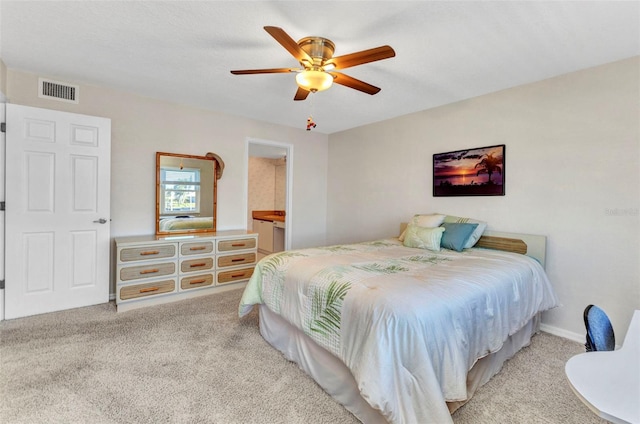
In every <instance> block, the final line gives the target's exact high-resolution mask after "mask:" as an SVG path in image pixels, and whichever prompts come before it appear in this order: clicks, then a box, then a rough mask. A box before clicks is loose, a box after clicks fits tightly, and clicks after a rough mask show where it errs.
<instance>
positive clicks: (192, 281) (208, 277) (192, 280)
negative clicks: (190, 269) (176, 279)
mask: <svg viewBox="0 0 640 424" xmlns="http://www.w3.org/2000/svg"><path fill="white" fill-rule="evenodd" d="M212 284H213V274H202V275H194V276H192V277H185V278H182V279H181V280H180V289H181V290H189V289H195V288H198V287H206V286H210V285H212Z"/></svg>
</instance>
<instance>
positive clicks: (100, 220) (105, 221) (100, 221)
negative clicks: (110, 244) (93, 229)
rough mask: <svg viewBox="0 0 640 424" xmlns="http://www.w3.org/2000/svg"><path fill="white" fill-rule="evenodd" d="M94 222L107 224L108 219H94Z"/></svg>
mask: <svg viewBox="0 0 640 424" xmlns="http://www.w3.org/2000/svg"><path fill="white" fill-rule="evenodd" d="M93 222H95V223H98V224H106V223H107V220H106V219H104V218H100V219H99V220H97V221H93Z"/></svg>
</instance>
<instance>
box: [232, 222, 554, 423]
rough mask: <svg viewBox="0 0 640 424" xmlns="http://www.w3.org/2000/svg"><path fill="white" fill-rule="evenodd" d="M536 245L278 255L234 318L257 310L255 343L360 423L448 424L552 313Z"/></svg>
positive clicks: (514, 242) (268, 260)
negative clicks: (258, 338) (293, 366)
mask: <svg viewBox="0 0 640 424" xmlns="http://www.w3.org/2000/svg"><path fill="white" fill-rule="evenodd" d="M545 243H546V239H545V237H543V236H526V235H514V234H507V233H490V232H489V233H487V232H485V234H484V235H483V236H482V237H480V238H479V239H478V241H477V244H476V245H475V246H476V247H473V248H469V249H467V248H465V249H463V250H461V251H456V250H449V249H440V250H438V251H433V250H428V249H423V248H414V247H406V246H405V244H406V243H403V242H402V241H400V239H399V238H389V239H383V240H375V241H371V242H365V243H357V244H350V245H339V246H328V247H320V248H313V249H301V250H292V251H286V252H280V253H276V254H273V255H270V256H267V257H265V258H264V259H262V260H261V261H260V262H259V263H258V264H257V266H256V270H255V272H254V274H253V276H252V278H251V280H250V281H249V283H248V284H247V286H246V288H245V291H244V293H243V296H242V299H241V302H240V305H239V314H240V316H243V315H245V314H247V313H249V312H250V311H251V309H252V308H253V307H254V305H259V316H260V332H261V334H262V336H263V337H264V338H265V340H267V342H269V343H270V344H271V345H272V346H273V347H275V348H276V349H278V350H279V351H281V352H282V353H283V354H284V355H285V357H286V358H288V359H289V360H292V361H294V362H296V363H297V364H298V365H299V366H300V367H301V368H302V369H303V370H304V371H305V372H306V373H307V374H309V375H310V376H311V377H312V378H314V380H315V381H316V382H318V384H319V385H320V386H321V387H322V388H323V389H324V390H325V391H326V392H327V393H329V394H330V395H331V396H333V397H334V398H335V399H336V400H337V401H338V402H340V403H341V404H342V405H344V406H345V407H346V408H347V409H348V410H349V411H351V412H352V413H353V414H354V415H355V416H356V417H357V418H358V419H360V420H361V421H362V422H364V423H367V424H369V423H387V422H390V423H446V422H452V419H451V414H452V413H453V411H455V410H456V409H457V408H458V407H460V406H461V405H463V404H464V403H465V402H467V401H468V400H469V399H470V398H471V396H472V395H473V393H474V391H475V390H476V388H477V387H479V386H481V385H482V384H484V383H486V382H487V381H488V380H489V379H490V378H491V377H492V376H493V375H495V374H496V373H497V372H498V371H499V370H500V369H501V367H502V364H503V363H504V361H506V360H507V359H509V358H511V357H512V356H513V355H514V354H515V353H516V352H517V351H518V350H520V349H521V348H522V347H524V346H526V345H528V344H529V342H530V339H531V337H532V335H533V334H534V333H535V332H536V331H537V329H538V325H539V317H540V313H541V312H543V311H545V310H548V309H550V308H553V307H555V306H557V304H558V302H557V299H556V297H555V295H554V293H553V290H552V287H551V284H550V282H549V280H548V278H547V276H546V274H545V272H544V268H543V265H544V260H545ZM514 251H516V252H519V253H514ZM523 253H525V254H523ZM528 255H529V256H528Z"/></svg>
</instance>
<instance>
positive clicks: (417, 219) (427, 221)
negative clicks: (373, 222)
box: [398, 213, 446, 242]
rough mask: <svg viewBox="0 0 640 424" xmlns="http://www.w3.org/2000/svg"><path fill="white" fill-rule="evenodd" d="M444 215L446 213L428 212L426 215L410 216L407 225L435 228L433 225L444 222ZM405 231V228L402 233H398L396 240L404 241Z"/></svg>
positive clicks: (437, 225) (436, 225)
mask: <svg viewBox="0 0 640 424" xmlns="http://www.w3.org/2000/svg"><path fill="white" fill-rule="evenodd" d="M445 217H446V215H442V214H439V213H433V214H428V215H420V214H417V215H414V216H413V218H411V221H409V225H411V224H413V225H417V226H418V227H424V228H435V227H439V226H440V224H442V223H443V222H444V218H445ZM406 232H407V230H406V229H405V230H404V231H403V232H402V234H400V237H398V240H400V241H402V242H404V238H405V237H406V236H405V233H406Z"/></svg>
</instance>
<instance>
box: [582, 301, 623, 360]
mask: <svg viewBox="0 0 640 424" xmlns="http://www.w3.org/2000/svg"><path fill="white" fill-rule="evenodd" d="M584 326H585V327H586V329H587V341H586V343H585V344H584V347H585V349H586V350H587V352H593V351H600V350H614V349H615V348H616V337H615V335H614V333H613V327H612V326H611V321H609V317H608V316H607V314H606V313H605V312H604V311H603V310H602V309H600V308H598V307H597V306H595V305H589V306H587V307H586V308H585V310H584Z"/></svg>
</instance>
